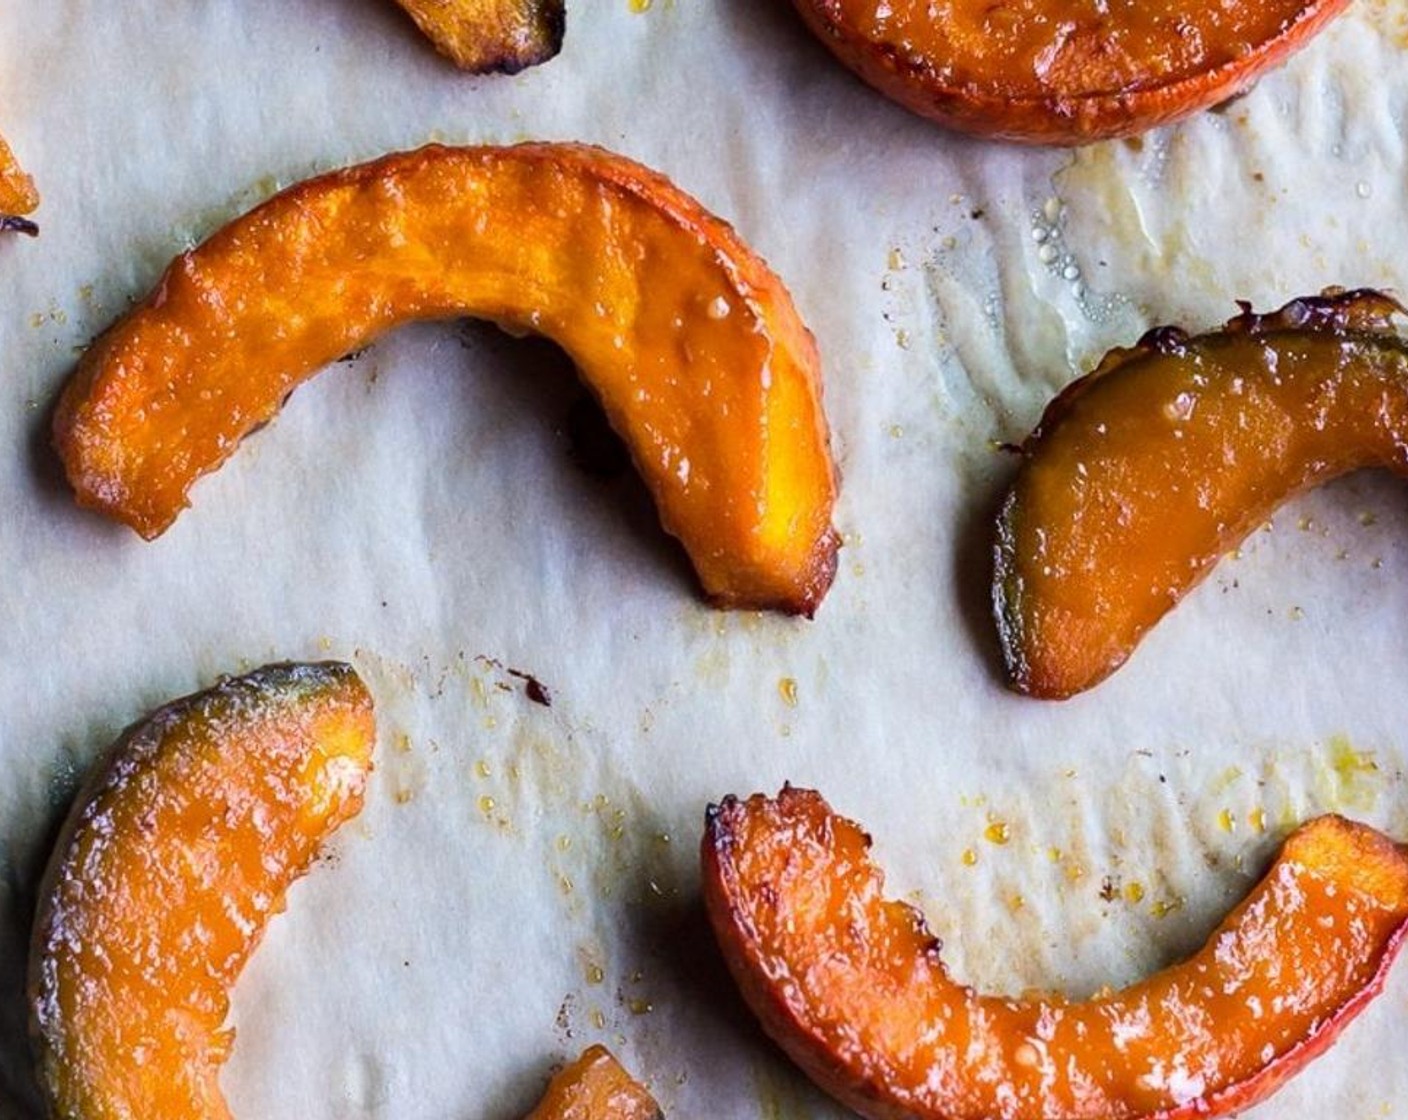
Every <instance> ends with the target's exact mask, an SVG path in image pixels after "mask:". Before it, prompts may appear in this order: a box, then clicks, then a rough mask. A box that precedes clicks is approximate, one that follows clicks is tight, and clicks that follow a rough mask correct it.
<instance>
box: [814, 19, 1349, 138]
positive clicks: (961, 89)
mask: <svg viewBox="0 0 1408 1120" xmlns="http://www.w3.org/2000/svg"><path fill="white" fill-rule="evenodd" d="M794 2H795V4H796V6H797V10H798V11H799V12H800V13H801V14H802V18H803V19H804V20H805V21H806V22H807V24H808V26H810V27H811V28H812V30H813V31H815V32H816V34H817V35H818V36H819V37H820V39H821V41H822V42H823V43H825V44H826V45H827V46H828V47H829V48H830V49H831V51H832V52H833V53H834V54H835V55H836V56H837V57H838V58H839V59H840V60H841V61H842V62H843V63H845V64H846V65H847V66H849V67H850V68H851V69H852V70H854V71H855V72H856V73H857V74H859V75H860V76H861V77H862V78H864V79H865V80H866V81H867V82H869V83H870V84H871V85H872V86H874V87H875V88H876V89H878V90H880V92H882V93H884V94H885V95H886V96H887V97H889V98H891V99H893V100H895V101H897V102H899V103H900V104H901V105H904V106H905V107H906V108H908V109H910V110H912V111H914V112H916V113H919V114H920V115H921V116H925V117H929V118H931V119H933V120H936V121H939V122H940V123H942V124H945V125H948V126H949V127H950V128H956V129H960V130H962V131H964V132H971V133H975V134H977V135H979V136H991V137H995V138H1000V139H1006V140H1020V141H1025V142H1028V143H1038V144H1085V143H1089V142H1090V141H1092V140H1101V139H1106V138H1109V137H1115V136H1129V135H1132V134H1134V133H1138V132H1144V131H1147V130H1148V129H1150V128H1153V127H1155V126H1156V125H1161V124H1167V123H1169V122H1171V121H1174V120H1178V119H1179V118H1181V117H1184V116H1187V115H1188V114H1190V113H1193V112H1196V111H1197V110H1199V109H1205V108H1208V107H1209V106H1211V105H1215V104H1217V103H1218V102H1219V101H1226V100H1227V99H1229V98H1231V97H1234V96H1235V95H1237V94H1239V93H1242V92H1243V91H1245V90H1246V89H1247V88H1248V86H1250V85H1251V83H1252V82H1253V81H1255V80H1256V78H1257V77H1258V76H1259V75H1260V74H1262V73H1263V72H1264V71H1266V70H1267V69H1269V68H1270V67H1272V66H1275V65H1276V64H1277V63H1279V62H1281V61H1282V60H1284V59H1285V58H1286V56H1287V55H1289V54H1290V53H1291V52H1292V51H1294V50H1296V49H1297V48H1298V47H1301V46H1304V45H1305V43H1306V42H1307V41H1309V39H1310V38H1311V37H1312V36H1313V35H1314V34H1315V33H1316V32H1317V31H1318V30H1320V28H1322V27H1323V26H1324V25H1325V24H1326V23H1328V22H1329V21H1330V20H1331V19H1332V18H1333V17H1334V16H1336V15H1337V14H1339V12H1341V11H1342V10H1343V9H1344V8H1345V7H1346V5H1347V4H1348V2H1349V0H1226V2H1225V3H1220V4H1201V5H1190V4H1173V3H1169V2H1167V0H1156V2H1150V0H1108V2H1103V0H1102V2H1100V3H1081V4H1071V3H1066V2H1064V0H948V2H946V3H943V4H938V3H934V2H933V0H794Z"/></svg>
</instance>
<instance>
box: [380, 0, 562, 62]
mask: <svg viewBox="0 0 1408 1120" xmlns="http://www.w3.org/2000/svg"><path fill="white" fill-rule="evenodd" d="M396 2H397V3H398V4H400V5H401V7H403V8H405V9H406V11H407V13H409V15H410V17H411V18H412V19H413V20H415V21H416V26H417V27H419V28H420V29H421V31H422V32H423V33H424V34H425V36H426V38H428V39H429V40H430V41H431V42H432V43H434V44H435V49H436V50H438V51H439V52H440V53H441V54H443V55H444V56H445V57H446V58H448V59H449V60H450V61H451V62H453V63H454V64H455V65H456V66H458V67H459V68H460V69H461V70H467V71H469V72H470V73H471V74H487V73H490V72H491V71H495V70H498V71H501V72H503V73H505V74H516V73H517V72H518V71H520V70H523V69H525V68H526V67H529V66H536V65H538V63H540V62H546V61H547V60H548V59H550V58H553V57H554V56H555V55H556V54H557V53H558V51H560V50H562V32H563V28H564V25H565V24H566V22H567V18H566V17H567V10H566V8H567V5H566V0H396Z"/></svg>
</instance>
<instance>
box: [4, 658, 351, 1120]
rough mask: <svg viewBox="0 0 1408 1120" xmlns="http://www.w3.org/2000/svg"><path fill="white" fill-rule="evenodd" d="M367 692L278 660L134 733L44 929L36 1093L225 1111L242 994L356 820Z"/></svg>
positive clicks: (75, 827) (46, 905)
mask: <svg viewBox="0 0 1408 1120" xmlns="http://www.w3.org/2000/svg"><path fill="white" fill-rule="evenodd" d="M373 738H374V728H373V719H372V703H371V698H370V696H369V695H368V694H367V690H366V688H365V687H364V686H363V684H362V682H361V680H360V679H358V677H357V675H356V673H355V672H353V670H352V669H351V668H350V667H349V666H346V665H339V664H320V665H274V666H269V667H267V668H264V669H261V670H259V671H257V672H254V673H251V674H250V675H248V676H246V677H241V678H239V679H237V680H227V681H224V682H222V683H221V684H219V685H217V686H216V687H215V688H213V689H211V690H210V691H209V692H203V693H200V694H199V695H196V696H190V697H187V698H186V699H183V700H177V701H176V702H175V703H172V704H169V705H167V706H166V707H165V708H162V709H161V710H160V711H158V712H156V713H154V714H153V715H151V716H150V717H148V718H147V719H145V720H143V721H142V722H141V723H138V724H136V725H135V726H134V727H132V728H131V729H130V730H129V731H127V732H126V733H125V734H124V735H123V736H122V738H121V739H120V740H119V741H118V743H117V745H116V746H115V747H114V748H113V750H112V753H111V755H110V756H109V758H108V760H107V763H106V765H104V766H102V767H100V769H99V770H98V771H97V773H96V774H95V775H94V777H93V778H92V780H90V782H89V783H88V785H87V786H86V787H85V789H84V790H83V792H82V793H81V794H80V795H79V798H78V801H77V804H76V805H75V806H74V809H73V812H72V815H71V816H70V817H69V820H68V824H67V825H66V827H65V829H64V832H63V835H62V837H61V839H60V841H59V844H58V847H57V849H56V850H55V853H54V857H53V861H52V862H51V864H50V867H49V872H48V877H47V881H46V886H45V888H44V891H43V894H42V897H41V905H40V912H39V917H38V920H37V923H36V926H35V931H34V945H33V951H32V956H31V973H30V983H31V996H32V1008H33V1027H34V1036H35V1039H36V1043H37V1050H38V1056H39V1072H40V1081H41V1083H42V1087H43V1089H44V1091H45V1093H46V1094H47V1096H48V1098H49V1101H50V1105H51V1107H52V1110H53V1114H54V1115H55V1116H56V1117H59V1118H61V1120H132V1118H133V1117H141V1118H142V1120H197V1118H201V1120H204V1118H211V1120H219V1118H228V1117H229V1115H230V1114H229V1111H228V1109H227V1108H226V1106H225V1100H224V1098H223V1096H222V1095H221V1093H220V1088H219V1085H218V1084H217V1074H218V1073H219V1070H220V1066H221V1065H222V1064H223V1062H224V1061H225V1058H226V1056H227V1055H228V1053H229V1050H230V1047H231V1044H232V1043H233V1041H234V1040H233V1034H232V1032H231V1031H230V1030H229V1029H228V1028H227V1027H226V1025H225V1018H226V1012H227V1011H228V1009H229V993H230V988H231V987H232V985H233V984H234V982H235V979H236V977H238V976H239V974H240V971H241V970H242V969H243V968H244V964H245V961H246V960H247V959H248V958H249V955H250V953H251V952H253V950H254V948H255V947H256V946H257V945H258V943H259V940H260V938H261V937H262V935H263V932H264V927H265V925H266V923H267V922H268V920H269V919H270V918H271V917H272V916H273V915H274V914H276V913H278V912H279V911H280V910H281V909H282V908H283V900H284V894H285V892H286V891H287V890H288V888H289V886H290V885H291V884H292V883H293V881H294V880H295V879H297V878H298V877H299V876H300V875H302V874H303V872H304V871H305V870H307V868H308V866H309V864H310V863H311V862H312V860H313V857H314V856H315V855H317V853H318V849H319V847H320V846H321V845H322V843H323V841H324V840H325V839H326V838H327V837H328V836H329V835H330V834H331V833H332V832H333V831H334V830H335V829H336V828H337V827H338V826H339V825H340V824H341V823H342V822H343V821H345V820H347V819H348V818H349V817H351V816H353V815H355V814H356V813H357V811H358V810H359V809H360V807H361V803H362V788H363V785H364V783H365V781H366V777H367V773H368V771H369V770H370V768H371V755H372V743H373Z"/></svg>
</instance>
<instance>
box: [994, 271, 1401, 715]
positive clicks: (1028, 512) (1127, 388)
mask: <svg viewBox="0 0 1408 1120" xmlns="http://www.w3.org/2000/svg"><path fill="white" fill-rule="evenodd" d="M1396 309H1397V304H1395V303H1393V302H1392V301H1391V300H1389V299H1388V298H1387V297H1386V296H1382V295H1380V294H1378V293H1374V292H1350V293H1344V294H1339V295H1333V296H1322V297H1315V298H1310V299H1302V300H1296V301H1294V302H1292V303H1290V304H1287V305H1286V307H1284V308H1283V309H1282V310H1281V311H1279V312H1277V313H1275V314H1273V315H1253V314H1251V313H1250V312H1247V313H1245V314H1243V315H1242V316H1241V317H1239V318H1237V319H1234V320H1233V321H1232V322H1230V323H1228V324H1227V326H1226V327H1224V328H1223V329H1222V330H1221V331H1217V332H1214V333H1212V334H1207V335H1202V336H1199V337H1196V338H1189V337H1188V336H1186V335H1185V334H1183V333H1182V332H1181V331H1177V330H1175V329H1172V328H1162V329H1160V330H1156V331H1152V332H1150V333H1149V334H1148V335H1146V336H1145V339H1144V340H1143V342H1141V344H1140V345H1139V346H1137V347H1135V348H1134V349H1131V350H1117V351H1114V352H1113V353H1111V354H1110V355H1109V356H1107V357H1106V359H1105V361H1104V362H1103V363H1102V364H1101V365H1100V367H1099V368H1098V369H1096V370H1095V372H1093V373H1091V374H1090V375H1089V376H1087V377H1085V378H1082V379H1081V380H1079V381H1077V382H1075V383H1073V384H1072V385H1071V386H1070V387H1069V388H1067V389H1066V391H1065V392H1063V393H1062V394H1061V395H1060V396H1059V397H1058V398H1057V399H1056V400H1055V401H1053V402H1052V404H1051V405H1050V406H1049V407H1048V408H1047V410H1046V414H1045V416H1043V418H1042V421H1041V424H1040V426H1039V427H1038V428H1037V430H1036V432H1035V433H1034V434H1033V435H1032V436H1031V437H1030V438H1029V439H1028V440H1027V441H1026V443H1025V444H1024V445H1023V447H1022V449H1021V454H1022V465H1021V468H1020V470H1019V472H1018V474H1017V477H1016V479H1015V481H1014V482H1013V484H1012V488H1011V490H1010V491H1009V493H1008V495H1007V497H1006V500H1005V502H1004V505H1003V509H1002V513H1001V515H1000V517H999V522H998V530H997V545H996V573H995V577H994V585H993V586H994V591H993V595H994V603H995V612H996V616H997V623H998V629H999V633H1000V636H1001V639H1002V645H1003V649H1004V651H1005V657H1006V662H1007V672H1008V677H1009V681H1010V683H1011V684H1012V686H1013V687H1014V688H1015V689H1017V690H1018V691H1020V692H1025V693H1029V694H1031V695H1033V696H1040V697H1044V698H1062V697H1066V696H1069V695H1071V694H1072V693H1076V692H1079V691H1081V690H1083V689H1087V688H1090V687H1091V686H1092V685H1095V684H1097V683H1098V682H1099V681H1101V680H1103V679H1104V678H1105V677H1106V676H1107V675H1108V674H1109V673H1111V672H1113V671H1114V670H1115V669H1116V668H1118V667H1119V666H1120V665H1121V664H1123V662H1124V661H1125V659H1126V658H1127V657H1128V656H1129V654H1130V653H1131V652H1132V651H1133V649H1134V648H1135V646H1136V645H1137V643H1138V642H1139V640H1140V639H1141V638H1142V637H1143V635H1144V634H1145V632H1146V631H1147V630H1148V629H1149V628H1150V627H1151V626H1153V625H1154V624H1155V623H1156V622H1157V621H1158V620H1159V619H1160V618H1162V617H1163V615H1164V614H1165V613H1166V612H1167V611H1168V610H1170V609H1171V608H1172V607H1173V606H1174V605H1175V604H1176V603H1177V602H1178V601H1179V599H1181V598H1182V597H1183V595H1184V594H1186V593H1187V592H1188V591H1189V590H1191V589H1192V588H1193V587H1194V586H1196V585H1197V583H1198V582H1199V581H1200V580H1201V579H1202V578H1203V577H1204V576H1205V575H1207V573H1208V572H1209V571H1211V569H1212V567H1213V565H1214V564H1215V563H1216V562H1217V560H1218V559H1219V558H1220V557H1222V556H1223V555H1224V554H1226V553H1227V552H1228V551H1230V550H1231V549H1232V548H1234V547H1235V546H1236V545H1237V544H1238V542H1240V541H1241V540H1242V539H1243V538H1244V537H1245V536H1246V535H1247V534H1248V533H1249V532H1250V531H1252V529H1254V528H1255V527H1256V526H1257V525H1259V524H1261V523H1263V522H1264V521H1265V520H1266V518H1267V517H1268V516H1269V515H1270V514H1271V513H1272V512H1273V511H1274V509H1275V508H1276V506H1278V505H1279V504H1280V503H1281V502H1282V501H1284V500H1285V499H1286V498H1288V497H1290V496H1291V495H1293V494H1295V493H1296V492H1297V491H1299V490H1302V489H1305V488H1307V487H1310V486H1314V485H1317V484H1318V483H1321V482H1325V481H1328V480H1329V479H1331V478H1334V477H1335V476H1337V475H1340V474H1344V473H1345V472H1348V471H1352V470H1355V469H1356V468H1359V467H1369V466H1379V467H1389V468H1391V469H1393V470H1395V471H1398V472H1400V473H1404V472H1408V342H1405V341H1404V340H1403V339H1402V338H1400V337H1399V336H1398V335H1397V334H1395V333H1394V332H1393V331H1392V329H1391V327H1390V324H1389V318H1390V315H1391V314H1392V313H1393V312H1394V311H1395V310H1396Z"/></svg>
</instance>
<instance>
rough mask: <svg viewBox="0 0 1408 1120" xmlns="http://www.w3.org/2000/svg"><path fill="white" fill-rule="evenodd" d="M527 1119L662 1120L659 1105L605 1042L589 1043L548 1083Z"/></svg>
mask: <svg viewBox="0 0 1408 1120" xmlns="http://www.w3.org/2000/svg"><path fill="white" fill-rule="evenodd" d="M527 1120H663V1118H662V1116H661V1113H660V1106H659V1105H657V1104H656V1103H655V1098H654V1097H652V1096H651V1095H650V1093H649V1092H648V1091H647V1090H646V1088H645V1086H643V1085H641V1084H640V1083H639V1082H638V1081H636V1080H635V1079H634V1078H633V1077H632V1076H631V1075H630V1074H629V1073H627V1072H626V1070H625V1068H624V1067H623V1066H622V1065H621V1063H620V1062H618V1061H617V1060H616V1058H615V1057H614V1056H613V1055H612V1053H611V1051H609V1050H607V1049H606V1047H604V1046H589V1047H588V1048H587V1049H586V1050H585V1051H583V1052H582V1056H581V1057H580V1058H578V1059H577V1060H576V1061H575V1062H573V1063H572V1064H571V1065H568V1066H567V1067H565V1068H564V1069H562V1070H561V1071H560V1072H559V1073H558V1074H557V1076H556V1077H554V1078H553V1079H552V1081H551V1082H550V1083H549V1084H548V1087H547V1091H546V1092H545V1093H544V1094H543V1099H542V1100H541V1101H539V1102H538V1107H537V1108H535V1109H533V1111H532V1112H531V1113H529V1114H528V1117H527Z"/></svg>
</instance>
